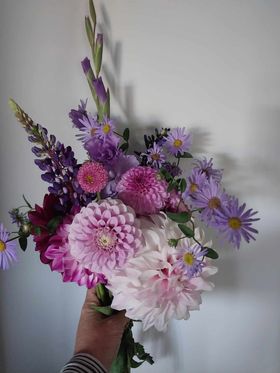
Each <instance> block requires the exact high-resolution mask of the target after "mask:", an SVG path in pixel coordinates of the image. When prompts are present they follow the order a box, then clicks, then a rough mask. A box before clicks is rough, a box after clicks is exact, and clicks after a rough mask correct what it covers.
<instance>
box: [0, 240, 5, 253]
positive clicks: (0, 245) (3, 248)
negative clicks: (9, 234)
mask: <svg viewBox="0 0 280 373" xmlns="http://www.w3.org/2000/svg"><path fill="white" fill-rule="evenodd" d="M5 249H6V244H5V242H3V241H1V240H0V252H1V251H4V250H5Z"/></svg>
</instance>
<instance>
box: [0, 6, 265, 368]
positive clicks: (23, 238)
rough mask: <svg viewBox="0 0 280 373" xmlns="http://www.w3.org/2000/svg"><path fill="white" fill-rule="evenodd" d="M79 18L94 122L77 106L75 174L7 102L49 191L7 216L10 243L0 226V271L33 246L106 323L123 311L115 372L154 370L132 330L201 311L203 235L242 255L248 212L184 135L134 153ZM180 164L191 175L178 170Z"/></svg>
mask: <svg viewBox="0 0 280 373" xmlns="http://www.w3.org/2000/svg"><path fill="white" fill-rule="evenodd" d="M89 9H90V16H88V17H86V18H85V26H86V32H87V36H88V40H89V44H90V47H91V51H92V61H93V63H91V62H90V59H89V58H85V59H84V60H83V61H82V68H83V71H84V74H85V76H86V78H87V81H88V83H89V87H90V90H91V93H92V97H93V100H94V102H95V105H96V109H97V110H96V113H95V114H91V113H90V112H89V111H88V109H87V101H81V103H80V104H79V106H78V108H77V109H72V110H71V111H70V113H69V117H70V119H71V121H72V123H73V127H74V128H75V129H76V130H77V131H78V133H77V138H78V139H79V141H81V143H82V145H83V147H84V149H85V150H86V153H87V160H86V161H85V162H83V163H78V161H77V159H76V158H75V155H74V152H73V151H72V149H71V147H70V146H64V145H63V144H62V143H61V142H59V141H58V140H57V139H56V137H55V136H54V135H51V134H49V133H48V130H47V129H46V128H44V127H42V126H41V125H40V124H37V123H35V122H34V121H33V120H32V119H31V118H30V117H29V116H28V115H27V114H26V113H25V112H24V111H23V110H22V109H21V108H20V106H19V105H18V104H17V103H16V102H15V101H13V100H12V99H11V100H10V106H11V109H12V110H13V112H14V113H15V116H16V117H17V119H18V120H19V122H20V123H21V124H22V126H23V128H24V129H25V131H26V132H27V134H28V140H29V141H30V142H31V143H33V144H34V146H33V147H32V152H33V153H34V155H35V157H36V159H35V164H36V165H37V166H38V167H39V168H40V170H41V171H42V176H41V177H42V179H43V180H44V181H46V182H47V183H48V184H49V187H48V194H46V195H45V197H44V200H43V203H42V204H41V206H40V205H37V204H36V205H35V206H34V207H33V206H32V205H31V204H30V202H28V201H27V199H26V198H25V197H24V201H25V205H24V206H21V207H19V208H14V209H12V210H11V211H10V215H11V217H12V220H13V223H15V224H16V225H17V232H16V235H13V234H10V233H9V232H8V231H7V230H6V229H5V228H4V226H3V225H2V224H1V225H0V267H1V268H2V269H7V268H9V266H10V263H11V262H12V261H15V260H16V250H15V246H16V244H15V240H18V241H19V245H20V247H21V249H22V250H25V249H26V247H27V238H28V236H29V235H31V236H32V237H33V239H34V241H35V247H36V250H37V251H39V253H40V259H41V261H42V263H44V264H47V265H49V266H50V268H51V270H52V271H56V272H59V273H61V275H62V279H63V281H65V282H76V283H77V284H78V285H84V286H86V287H87V288H95V291H96V293H97V295H98V297H99V299H100V306H98V307H95V309H96V310H97V311H98V312H101V313H103V314H104V315H111V314H112V313H115V312H118V311H119V310H126V316H127V317H128V318H130V319H131V322H130V323H129V325H128V327H127V329H126V330H125V332H124V335H123V339H122V343H121V346H120V350H119V354H118V356H117V358H116V360H115V362H114V364H113V367H112V372H114V373H120V372H122V373H123V372H130V369H131V368H135V367H138V366H140V365H141V364H142V363H143V362H144V361H147V362H149V363H151V364H152V363H153V359H152V357H151V356H150V355H149V354H148V353H146V352H145V350H144V348H143V346H141V345H140V344H139V343H136V342H135V341H134V339H133V335H132V326H133V322H134V321H141V322H142V323H143V329H144V330H147V329H149V328H151V327H155V328H156V329H157V330H159V331H165V330H166V328H167V325H168V322H169V320H170V319H172V318H175V319H178V320H181V319H188V318H189V313H190V311H192V310H197V309H199V306H200V304H201V294H202V292H203V291H208V290H212V288H213V284H212V283H211V282H210V281H209V280H208V277H209V276H211V275H213V274H215V273H216V271H217V269H216V267H215V266H214V265H213V260H215V259H217V258H218V253H217V252H216V250H214V249H213V248H212V247H211V246H212V243H211V239H209V237H207V236H206V235H205V233H204V232H203V229H202V228H201V227H202V226H203V225H204V226H208V227H210V228H212V229H214V230H216V232H218V233H219V235H220V236H221V237H223V238H224V240H225V241H228V242H229V243H230V244H232V246H234V247H236V248H239V247H240V244H241V240H242V239H243V240H245V241H246V242H249V241H250V240H251V239H255V237H254V235H255V234H256V233H257V230H256V229H255V228H253V227H252V224H253V222H255V221H256V220H258V218H256V217H255V215H256V212H255V211H253V210H252V209H248V210H247V209H246V205H245V203H243V204H240V203H239V201H238V199H237V198H236V197H234V196H231V195H228V194H227V193H226V192H225V190H224V188H223V187H222V185H221V180H222V170H220V169H216V168H214V165H213V160H212V159H206V158H203V159H194V158H193V156H192V154H191V153H190V149H191V145H192V135H191V134H190V133H189V132H188V131H187V130H186V129H185V128H173V129H169V128H161V129H155V132H154V133H153V134H149V135H145V136H144V144H143V148H142V149H136V150H132V149H131V148H130V145H129V141H130V130H129V128H125V130H124V131H122V133H120V132H119V129H118V126H117V123H116V121H115V120H114V119H113V118H112V117H111V115H110V92H109V89H106V88H105V86H104V83H103V80H102V77H101V75H100V72H101V66H102V51H103V35H102V34H100V33H97V32H96V25H97V21H96V12H95V8H94V5H93V2H92V0H89ZM183 159H185V163H188V170H189V171H188V172H187V171H186V170H184V169H183V167H182V160H183Z"/></svg>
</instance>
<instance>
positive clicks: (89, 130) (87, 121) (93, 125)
mask: <svg viewBox="0 0 280 373" xmlns="http://www.w3.org/2000/svg"><path fill="white" fill-rule="evenodd" d="M80 123H81V127H80V128H79V129H80V131H81V132H82V133H81V134H78V135H76V136H77V138H78V139H79V140H81V141H82V142H83V143H84V144H85V143H86V142H87V141H89V140H91V138H92V137H93V136H95V135H96V132H97V129H98V128H99V127H100V125H99V123H98V122H97V118H94V117H92V116H91V115H88V116H84V117H83V118H82V119H80Z"/></svg>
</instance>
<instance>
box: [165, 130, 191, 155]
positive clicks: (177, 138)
mask: <svg viewBox="0 0 280 373" xmlns="http://www.w3.org/2000/svg"><path fill="white" fill-rule="evenodd" d="M185 130H186V129H185V128H180V127H177V128H174V129H173V130H172V131H171V132H169V134H168V136H167V139H166V143H165V144H166V146H167V149H168V151H169V152H170V153H171V154H173V155H177V154H178V153H179V154H183V153H184V152H186V151H188V150H189V149H190V147H191V144H192V136H191V134H190V133H185Z"/></svg>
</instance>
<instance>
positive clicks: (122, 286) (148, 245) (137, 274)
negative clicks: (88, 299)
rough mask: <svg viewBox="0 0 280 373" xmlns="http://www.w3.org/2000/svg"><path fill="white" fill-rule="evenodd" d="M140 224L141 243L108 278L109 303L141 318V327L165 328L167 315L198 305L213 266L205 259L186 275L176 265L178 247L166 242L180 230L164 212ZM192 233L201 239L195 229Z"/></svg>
mask: <svg viewBox="0 0 280 373" xmlns="http://www.w3.org/2000/svg"><path fill="white" fill-rule="evenodd" d="M141 228H142V231H143V236H144V240H145V245H144V246H143V248H142V249H141V250H139V251H138V252H137V253H136V255H135V256H134V257H133V258H131V259H130V260H129V261H128V262H127V263H126V265H125V267H123V268H122V269H121V270H118V271H115V272H114V273H113V276H112V277H111V278H110V283H109V285H108V288H109V289H110V290H111V291H112V293H113V295H114V300H113V303H112V307H113V308H115V309H117V310H123V309H126V316H127V317H129V318H131V319H134V320H141V321H143V329H144V330H147V329H149V328H150V327H152V326H154V327H155V328H156V329H157V330H159V331H165V330H166V328H167V324H168V321H169V320H170V319H171V318H175V319H177V320H180V319H188V318H189V311H192V310H197V309H199V305H200V304H201V293H202V291H204V290H212V288H213V286H214V285H213V284H212V283H211V282H208V281H207V280H206V279H207V277H208V276H210V275H213V274H214V273H216V271H217V269H216V268H215V267H212V266H211V265H210V261H205V265H204V266H203V268H202V271H201V272H200V273H198V274H197V276H196V277H193V278H189V277H188V276H187V274H186V272H185V271H184V270H183V269H182V268H181V267H180V266H178V265H177V262H178V259H177V258H178V248H174V247H170V246H169V245H168V242H167V241H168V239H170V238H174V237H175V238H176V237H180V235H181V233H180V231H179V229H178V226H177V224H176V223H174V222H172V221H171V220H169V219H168V218H167V217H166V215H165V214H163V213H161V214H158V215H153V216H151V217H150V218H141ZM199 236H200V237H199ZM196 237H197V238H200V239H201V240H203V237H201V235H199V232H198V230H197V231H196ZM182 241H184V242H182ZM182 241H180V246H184V245H187V246H188V247H191V246H192V245H194V244H195V242H194V241H193V240H192V239H185V240H182ZM207 245H208V246H209V243H207Z"/></svg>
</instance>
